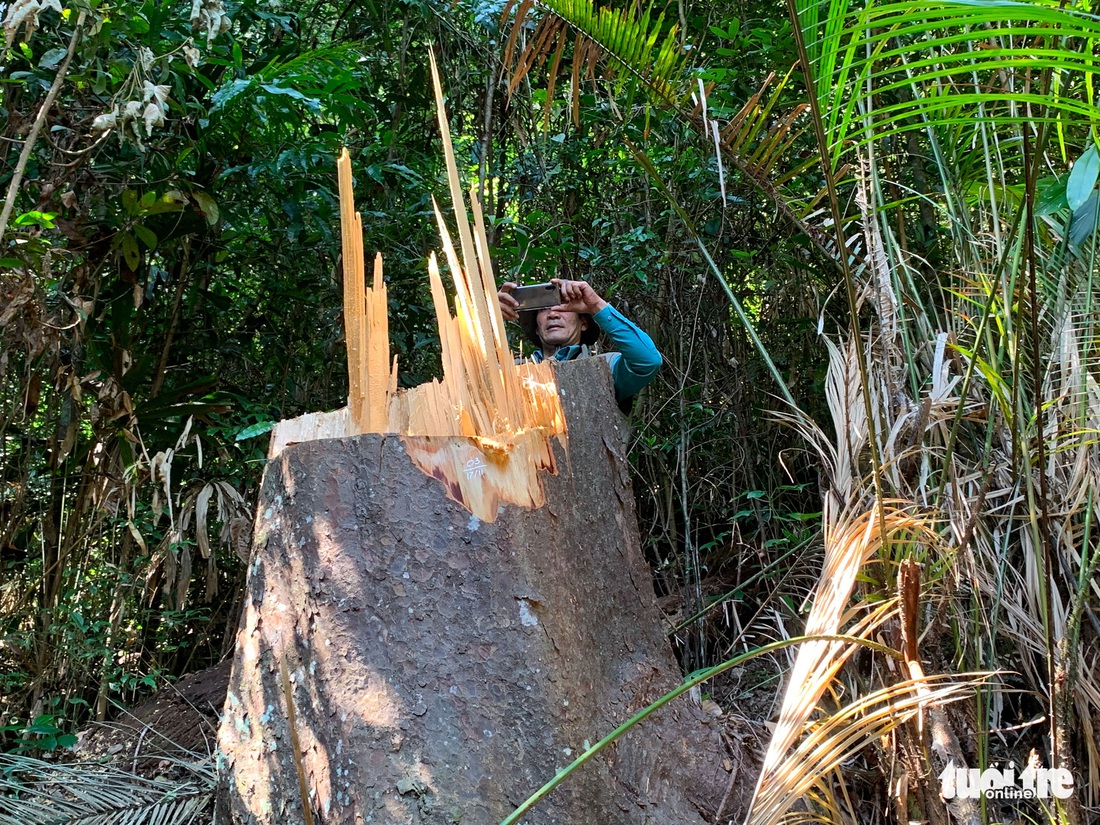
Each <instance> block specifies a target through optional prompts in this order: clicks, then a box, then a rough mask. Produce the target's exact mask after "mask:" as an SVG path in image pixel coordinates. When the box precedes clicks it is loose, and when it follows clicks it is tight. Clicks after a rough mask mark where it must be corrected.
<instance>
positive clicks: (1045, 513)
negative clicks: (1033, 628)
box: [1023, 68, 1061, 747]
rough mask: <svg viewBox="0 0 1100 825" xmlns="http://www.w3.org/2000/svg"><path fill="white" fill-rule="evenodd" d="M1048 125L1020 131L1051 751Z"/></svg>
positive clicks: (1045, 86) (1044, 81)
mask: <svg viewBox="0 0 1100 825" xmlns="http://www.w3.org/2000/svg"><path fill="white" fill-rule="evenodd" d="M1050 78H1051V69H1049V68H1046V69H1043V73H1042V75H1041V79H1040V83H1039V86H1040V89H1041V91H1042V92H1043V93H1044V96H1045V95H1047V94H1049V93H1050ZM1046 133H1047V125H1046V124H1045V123H1040V125H1039V127H1038V130H1037V135H1036V139H1035V146H1034V149H1032V146H1031V142H1030V141H1029V140H1028V130H1027V129H1024V130H1023V140H1024V145H1023V150H1024V190H1025V193H1024V210H1023V211H1024V213H1025V224H1024V247H1025V262H1026V266H1027V275H1028V292H1029V301H1030V304H1031V325H1030V326H1031V328H1030V333H1031V335H1030V339H1031V340H1030V343H1031V359H1032V392H1033V398H1034V405H1035V432H1036V436H1037V437H1036V439H1035V447H1036V450H1037V452H1038V454H1037V456H1036V458H1037V462H1036V463H1037V464H1038V470H1039V525H1038V526H1039V532H1040V535H1039V541H1040V544H1041V547H1042V553H1041V554H1040V555H1041V558H1042V559H1043V568H1042V571H1041V577H1040V579H1039V593H1040V596H1041V598H1042V602H1043V609H1044V615H1043V624H1044V628H1043V630H1044V635H1045V637H1046V647H1047V679H1048V683H1047V689H1048V694H1049V701H1050V726H1051V727H1050V737H1051V738H1050V741H1051V745H1052V747H1053V745H1054V743H1055V742H1057V741H1058V737H1057V728H1058V726H1059V724H1060V720H1061V716H1060V714H1059V713H1058V708H1057V705H1056V702H1057V694H1056V685H1055V677H1056V671H1057V663H1056V661H1055V645H1054V606H1053V604H1052V603H1051V592H1050V584H1051V577H1052V576H1053V573H1054V537H1053V535H1052V534H1051V530H1050V498H1049V495H1050V494H1049V490H1048V479H1047V459H1046V439H1045V438H1044V436H1043V434H1044V432H1045V431H1046V427H1045V424H1044V419H1045V415H1046V413H1045V405H1044V404H1043V367H1042V364H1043V362H1042V360H1041V358H1040V355H1039V352H1040V350H1039V315H1040V312H1039V310H1040V307H1039V278H1038V274H1037V271H1036V270H1037V267H1036V251H1035V185H1036V181H1037V180H1038V178H1039V169H1040V165H1041V164H1042V159H1043V149H1044V146H1045V144H1046ZM1028 484H1029V486H1030V484H1031V474H1030V473H1029V474H1028Z"/></svg>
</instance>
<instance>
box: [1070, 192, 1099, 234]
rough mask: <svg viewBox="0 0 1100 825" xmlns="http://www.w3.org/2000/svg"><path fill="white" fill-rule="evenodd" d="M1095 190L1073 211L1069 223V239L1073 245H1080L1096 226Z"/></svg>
mask: <svg viewBox="0 0 1100 825" xmlns="http://www.w3.org/2000/svg"><path fill="white" fill-rule="evenodd" d="M1096 202H1097V197H1096V192H1093V193H1092V194H1091V195H1089V196H1088V197H1087V198H1086V199H1085V202H1084V203H1083V204H1081V206H1080V207H1079V208H1078V209H1075V210H1074V212H1073V218H1072V219H1071V220H1070V224H1069V240H1070V243H1072V244H1074V245H1075V246H1080V245H1081V244H1083V243H1084V242H1085V241H1086V240H1088V237H1089V235H1091V234H1092V231H1093V230H1094V229H1095V228H1096Z"/></svg>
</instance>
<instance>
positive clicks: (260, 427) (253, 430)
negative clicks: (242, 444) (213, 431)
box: [233, 421, 275, 441]
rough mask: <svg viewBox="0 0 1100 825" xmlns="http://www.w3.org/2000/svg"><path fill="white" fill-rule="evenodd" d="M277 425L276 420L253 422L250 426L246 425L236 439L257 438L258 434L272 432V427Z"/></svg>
mask: <svg viewBox="0 0 1100 825" xmlns="http://www.w3.org/2000/svg"><path fill="white" fill-rule="evenodd" d="M274 426H275V422H274V421H261V422H260V423H258V424H252V425H251V426H249V427H245V428H244V429H243V430H241V431H240V432H239V433H237V437H236V438H235V439H233V440H234V441H245V440H247V439H249V438H255V437H256V436H258V435H263V434H264V433H269V432H271V428H272V427H274Z"/></svg>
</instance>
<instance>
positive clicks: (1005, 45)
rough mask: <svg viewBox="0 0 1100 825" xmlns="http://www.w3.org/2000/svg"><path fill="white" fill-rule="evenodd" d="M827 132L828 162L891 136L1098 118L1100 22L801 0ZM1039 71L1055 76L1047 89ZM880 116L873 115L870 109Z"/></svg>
mask: <svg viewBox="0 0 1100 825" xmlns="http://www.w3.org/2000/svg"><path fill="white" fill-rule="evenodd" d="M795 7H796V10H797V15H798V23H799V25H800V28H801V30H802V33H803V37H804V39H805V44H806V51H807V55H808V57H809V61H810V65H809V67H808V70H809V71H810V72H811V74H812V77H813V81H814V83H813V85H814V88H815V90H816V92H817V95H818V102H819V105H820V108H821V111H822V112H823V114H824V120H825V122H824V126H825V132H826V134H827V136H828V143H829V157H828V162H829V165H830V168H831V169H832V170H834V171H835V170H836V169H838V168H839V167H840V166H841V165H842V163H843V162H844V157H845V155H846V154H847V153H849V152H851V151H853V150H855V149H858V148H859V147H861V146H864V145H868V144H870V143H873V142H875V141H877V140H880V139H881V138H882V137H884V136H885V135H887V134H890V133H898V132H905V131H907V130H913V129H919V130H925V129H928V128H950V127H961V129H960V132H959V137H960V139H961V142H962V141H965V139H966V138H967V137H970V136H972V135H973V133H974V130H975V129H976V128H978V126H979V124H982V123H986V124H992V125H995V126H998V127H1002V128H1004V127H1007V128H1010V129H1011V130H1012V131H1014V132H1016V133H1020V132H1021V131H1023V130H1024V129H1027V128H1031V127H1033V125H1034V124H1035V123H1038V122H1050V123H1057V124H1058V125H1059V128H1062V129H1065V128H1067V127H1068V126H1072V125H1073V124H1077V125H1084V126H1087V125H1089V124H1091V123H1092V121H1093V119H1094V118H1095V107H1094V106H1093V105H1092V104H1093V101H1092V100H1091V94H1088V99H1084V100H1083V99H1081V96H1080V95H1079V94H1077V93H1076V90H1077V89H1078V88H1079V87H1083V88H1084V89H1086V90H1088V89H1091V88H1092V84H1093V78H1094V77H1095V75H1096V73H1097V72H1098V71H1100V67H1098V65H1097V63H1096V61H1095V58H1094V55H1093V47H1094V44H1095V42H1096V40H1097V38H1098V35H1100V17H1097V16H1096V15H1093V14H1089V13H1086V12H1082V11H1079V10H1077V9H1072V8H1065V7H1063V6H1062V5H1058V4H1055V3H1048V2H1015V1H1014V0H992V1H991V2H980V3H978V2H966V1H965V0H955V2H948V3H942V4H941V3H937V4H927V5H921V4H912V3H904V2H883V3H875V2H873V1H872V2H867V3H864V4H862V5H859V4H856V3H854V2H851V0H795ZM1044 75H1047V76H1053V77H1057V78H1058V79H1059V82H1058V83H1056V84H1053V83H1052V84H1045V83H1044V82H1043V81H1042V78H1043V77H1044ZM871 113H873V115H872V114H871Z"/></svg>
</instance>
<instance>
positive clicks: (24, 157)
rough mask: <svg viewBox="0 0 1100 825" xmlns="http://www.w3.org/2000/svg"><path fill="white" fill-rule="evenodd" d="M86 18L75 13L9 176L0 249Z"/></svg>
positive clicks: (1, 212) (1, 215)
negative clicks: (62, 52) (58, 62)
mask: <svg viewBox="0 0 1100 825" xmlns="http://www.w3.org/2000/svg"><path fill="white" fill-rule="evenodd" d="M87 18H88V12H87V11H86V10H83V9H81V11H80V14H79V15H77V18H76V27H75V28H73V35H72V37H71V38H69V47H68V49H66V50H65V59H64V60H62V61H61V65H60V66H59V67H58V69H57V74H56V75H54V78H53V83H52V84H51V85H50V90H49V91H48V92H47V93H46V99H45V100H44V101H42V106H41V107H40V108H39V109H38V115H37V117H35V119H34V123H33V124H32V126H31V130H30V132H28V133H27V137H26V139H25V140H24V141H23V151H22V152H20V153H19V160H18V161H16V164H15V170H14V172H13V173H12V176H11V182H10V183H9V184H8V194H7V196H6V197H5V198H4V207H3V209H0V249H2V248H3V243H4V235H5V234H6V233H7V230H8V221H9V220H11V215H12V211H13V210H14V209H15V200H16V198H17V197H18V195H19V186H20V185H21V184H22V183H23V175H24V173H25V172H26V171H27V163H28V161H30V158H31V152H32V151H33V150H34V144H35V142H36V141H37V140H38V134H39V132H41V131H42V127H43V126H45V125H46V116H47V115H48V114H49V112H50V109H51V108H52V107H53V102H54V101H55V100H56V99H57V95H58V92H60V91H61V84H62V83H64V82H65V77H66V75H68V73H69V64H70V63H71V62H72V60H73V53H74V52H75V51H76V44H77V43H78V42H80V35H81V34H83V32H84V21H85V20H86V19H87Z"/></svg>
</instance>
